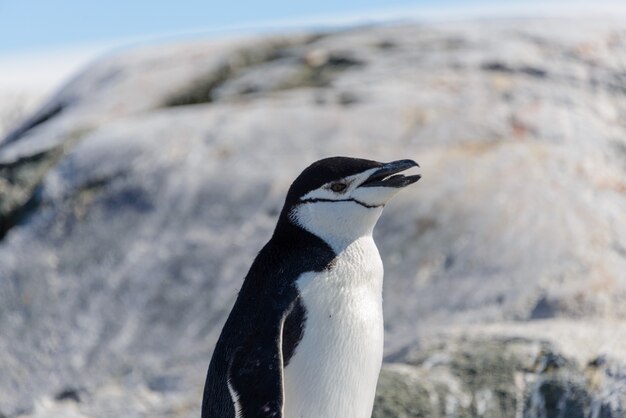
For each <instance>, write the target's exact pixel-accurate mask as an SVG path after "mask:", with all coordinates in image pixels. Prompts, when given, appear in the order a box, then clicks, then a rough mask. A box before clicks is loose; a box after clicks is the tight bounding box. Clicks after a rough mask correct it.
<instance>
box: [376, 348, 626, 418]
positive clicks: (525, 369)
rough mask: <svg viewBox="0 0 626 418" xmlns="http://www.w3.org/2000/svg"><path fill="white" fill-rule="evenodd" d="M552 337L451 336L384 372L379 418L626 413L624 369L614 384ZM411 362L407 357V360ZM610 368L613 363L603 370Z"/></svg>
mask: <svg viewBox="0 0 626 418" xmlns="http://www.w3.org/2000/svg"><path fill="white" fill-rule="evenodd" d="M554 350H555V349H554V347H553V346H551V345H550V344H549V343H546V342H544V343H538V342H536V341H531V340H525V339H521V338H515V339H496V340H494V339H488V340H481V339H478V340H475V339H465V338H461V339H456V338H451V339H447V340H446V341H445V342H443V343H441V344H439V345H436V346H433V347H428V348H422V349H419V350H415V351H413V352H410V353H408V354H407V355H406V356H405V357H404V358H403V360H404V362H405V363H390V364H387V365H386V366H385V367H384V369H383V371H382V372H381V375H380V379H379V383H378V390H377V397H376V404H375V408H374V414H373V417H375V418H386V417H389V418H391V417H429V418H439V417H441V418H444V417H449V416H455V417H489V418H509V417H516V416H523V417H525V418H552V417H568V418H570V417H571V418H575V417H581V418H582V417H592V416H598V415H597V414H598V413H600V411H611V412H610V414H613V415H614V416H623V415H624V413H626V391H625V390H624V388H623V382H624V380H623V379H624V378H625V377H626V376H625V375H624V374H623V372H622V374H621V375H619V377H617V379H615V381H614V382H613V383H611V384H609V386H612V389H613V390H615V391H616V392H615V393H617V392H620V395H619V396H617V397H613V398H611V399H609V398H607V397H606V393H605V391H606V387H605V388H602V389H600V387H599V386H597V385H595V384H593V383H591V381H590V375H589V370H587V369H586V368H585V367H583V366H581V365H579V364H577V363H576V361H575V360H573V359H567V358H565V357H564V356H562V355H561V354H560V353H558V352H556V351H554ZM406 363H409V364H406ZM600 373H602V374H604V375H605V376H609V375H611V374H612V373H613V372H611V371H610V370H609V369H608V368H603V370H602V371H601V372H600Z"/></svg>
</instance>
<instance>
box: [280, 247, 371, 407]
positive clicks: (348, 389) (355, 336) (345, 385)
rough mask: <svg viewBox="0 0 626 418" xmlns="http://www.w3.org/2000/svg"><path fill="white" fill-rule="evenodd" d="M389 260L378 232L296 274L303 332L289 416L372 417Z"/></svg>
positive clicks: (288, 373) (288, 391) (290, 383)
mask: <svg viewBox="0 0 626 418" xmlns="http://www.w3.org/2000/svg"><path fill="white" fill-rule="evenodd" d="M382 280H383V265H382V262H381V260H380V255H379V254H378V249H377V248H376V245H375V244H374V241H373V239H372V238H371V237H370V236H368V237H362V238H360V239H358V240H357V241H355V242H353V243H352V244H351V245H349V246H348V247H347V248H346V249H345V250H344V251H343V252H342V253H341V254H340V255H339V256H338V257H337V259H336V262H335V263H334V264H333V266H332V268H331V269H330V270H329V271H326V272H323V273H316V274H312V273H307V274H304V275H302V276H301V277H300V278H299V279H298V281H297V285H298V289H299V291H300V296H301V300H302V303H303V305H304V308H305V310H306V324H305V329H304V335H303V337H302V340H301V341H300V343H299V344H298V347H297V348H296V351H295V354H294V356H293V357H292V358H291V360H290V362H289V364H288V366H287V367H286V368H285V370H284V383H285V384H284V386H285V418H344V417H345V418H369V417H371V413H372V406H373V403H374V395H375V391H376V382H377V380H378V374H379V372H380V367H381V363H382V355H383V313H382Z"/></svg>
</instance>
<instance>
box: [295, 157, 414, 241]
mask: <svg viewBox="0 0 626 418" xmlns="http://www.w3.org/2000/svg"><path fill="white" fill-rule="evenodd" d="M377 170H378V168H372V169H371V170H367V171H364V172H362V173H359V174H357V175H354V176H349V177H346V178H343V179H340V180H334V181H332V182H329V183H326V184H324V185H323V186H321V187H319V188H317V189H315V190H312V191H311V192H309V193H307V194H306V195H305V196H302V197H301V198H300V202H299V204H297V205H296V206H295V207H294V209H293V210H292V211H291V213H290V218H291V220H292V221H293V222H295V223H297V224H298V225H300V226H302V227H303V228H304V229H306V230H307V231H309V232H311V233H313V234H315V235H317V236H318V237H320V238H322V239H323V240H324V241H325V242H327V243H328V244H329V245H330V246H331V247H333V249H334V250H335V251H340V250H342V249H343V248H345V247H346V246H348V245H349V244H350V243H351V242H353V241H355V240H356V239H358V238H360V237H362V236H366V235H371V234H372V231H373V229H374V226H375V225H376V222H377V221H378V218H379V217H380V215H381V214H382V212H383V207H384V205H385V203H387V201H389V199H391V198H392V197H393V196H394V195H395V194H396V193H398V192H399V191H400V190H401V189H402V188H400V187H359V186H360V185H361V184H362V183H363V182H364V181H365V180H367V179H368V178H369V177H370V176H371V175H372V174H373V173H374V172H375V171H377Z"/></svg>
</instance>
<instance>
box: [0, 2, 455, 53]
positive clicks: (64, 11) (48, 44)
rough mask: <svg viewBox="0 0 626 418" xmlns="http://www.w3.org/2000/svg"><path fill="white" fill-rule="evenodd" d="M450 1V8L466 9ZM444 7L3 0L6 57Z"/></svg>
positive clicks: (0, 16)
mask: <svg viewBox="0 0 626 418" xmlns="http://www.w3.org/2000/svg"><path fill="white" fill-rule="evenodd" d="M460 2H461V1H459V0H456V1H455V0H446V1H444V2H443V3H444V4H452V3H460ZM432 4H442V2H441V1H438V2H437V1H434V0H316V1H305V0H263V1H253V0H221V1H216V0H213V1H206V0H205V1H201V0H178V1H172V0H167V1H158V0H106V1H105V0H102V1H89V0H0V53H8V52H11V53H13V52H19V51H28V50H43V49H50V48H58V47H68V46H70V47H71V46H73V45H84V44H89V43H102V42H107V41H110V40H120V39H141V38H142V37H149V36H155V35H162V34H175V33H180V32H185V31H194V30H198V31H201V30H205V31H208V32H210V31H211V30H215V29H220V28H225V27H235V26H244V27H245V26H254V25H258V24H264V23H271V22H277V21H282V22H286V21H289V20H296V21H297V20H306V19H315V18H322V17H324V16H337V15H350V14H359V13H370V14H371V13H372V12H375V11H376V10H390V9H395V10H401V9H403V8H406V9H410V8H417V7H419V6H425V5H432Z"/></svg>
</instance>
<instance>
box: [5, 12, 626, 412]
mask: <svg viewBox="0 0 626 418" xmlns="http://www.w3.org/2000/svg"><path fill="white" fill-rule="evenodd" d="M625 62H626V24H622V23H618V22H610V21H592V20H540V21H534V20H515V21H492V22H483V21H481V22H466V23H454V24H440V25H404V26H380V27H367V28H355V29H350V30H344V31H337V32H330V33H321V34H310V35H308V34H296V35H290V36H282V37H275V38H259V39H230V40H224V41H204V42H200V41H198V42H193V43H186V44H172V45H165V46H158V47H144V48H142V49H138V50H132V51H127V52H123V53H119V54H117V55H112V56H109V57H104V58H103V59H102V60H100V61H99V62H96V63H94V64H93V65H92V66H91V67H90V68H87V69H86V70H85V71H84V72H83V73H81V74H78V75H77V76H76V77H75V78H74V79H73V80H72V81H70V82H69V83H68V84H67V85H66V86H64V87H63V88H62V89H61V90H60V91H59V92H58V93H57V94H56V95H55V96H54V97H53V98H51V99H50V101H49V102H48V103H47V104H46V105H45V106H44V107H43V108H42V109H41V110H40V111H38V112H37V113H36V114H34V115H33V116H32V117H31V118H30V119H28V120H26V121H25V122H24V124H23V125H22V126H18V127H17V128H16V129H15V130H14V131H13V132H12V133H10V134H9V135H8V136H7V137H6V138H4V140H1V141H0V236H2V237H3V238H2V240H1V241H0V329H1V330H2V332H1V333H0V371H1V373H0V415H2V414H4V415H6V416H18V415H24V416H41V417H54V416H59V417H73V416H76V417H79V416H98V417H100V416H102V417H108V416H129V417H133V416H137V417H139V416H146V415H150V416H180V417H191V416H197V415H198V413H199V402H200V399H201V391H202V385H203V379H204V375H205V372H206V367H207V365H208V361H209V359H210V355H211V350H212V347H213V344H214V343H215V341H216V338H217V336H218V334H219V331H220V329H221V325H222V323H223V321H224V319H225V315H226V314H227V313H228V311H229V309H230V306H231V304H232V302H233V300H234V297H235V295H236V291H237V289H238V287H239V285H240V283H241V279H242V278H243V276H244V274H245V273H246V271H247V269H248V267H249V265H250V262H251V260H252V258H253V257H254V255H255V254H256V252H257V251H258V250H259V249H260V248H261V246H262V245H263V243H264V242H265V241H266V240H267V239H268V237H269V235H270V234H271V231H272V228H273V226H274V222H275V219H276V216H277V214H278V211H279V210H280V206H281V204H282V199H283V198H284V194H285V192H286V189H287V187H288V186H289V184H290V182H291V180H292V179H293V178H294V177H295V176H296V175H297V174H298V173H299V172H300V170H301V169H302V168H303V167H305V166H306V165H307V164H309V163H310V162H312V161H314V160H316V159H318V158H321V157H324V156H329V155H351V156H359V157H366V158H373V159H378V160H383V161H384V160H391V159H396V158H413V159H415V160H417V161H418V162H419V163H420V165H421V166H422V174H423V176H424V178H423V179H422V181H421V182H420V183H419V184H418V185H417V186H415V187H413V188H411V189H410V190H407V191H406V192H405V193H403V194H401V195H399V196H398V197H397V198H395V200H394V201H393V202H392V203H391V204H390V205H389V206H388V208H387V209H386V212H385V214H384V216H383V217H382V219H381V221H380V223H379V225H378V227H377V229H376V232H375V234H376V239H377V242H378V245H379V248H380V251H381V254H382V256H383V261H384V263H385V268H386V278H385V289H384V298H385V306H384V308H385V321H386V354H387V359H388V361H389V362H390V363H393V364H390V365H389V366H388V367H387V368H386V370H385V372H384V373H383V375H382V377H381V387H380V388H379V394H380V400H379V403H378V406H377V409H376V412H375V416H377V417H381V416H433V417H436V416H445V417H454V416H459V417H463V416H481V417H497V416H515V417H521V416H524V417H531V418H534V417H537V418H540V417H541V418H544V417H559V416H570V415H563V414H564V413H563V412H559V411H562V410H561V409H559V408H561V406H559V405H566V406H565V407H567V405H570V404H569V403H568V402H570V400H572V399H574V400H575V402H582V403H581V405H582V408H583V411H584V412H583V415H582V416H585V417H587V416H592V417H594V418H595V417H623V416H626V414H625V413H624V411H625V410H626V409H625V407H624V405H625V404H626V401H625V399H626V383H625V380H624V376H625V373H624V372H623V364H624V358H626V355H625V351H626V325H625V324H626V304H624V302H623V301H624V298H625V297H626V180H625V179H626V176H625V174H626V123H624V121H625V120H626V119H625V117H624V115H626V96H625V93H626V77H625V76H624V74H625V73H624V71H625V70H624V68H625V67H626V66H625V65H624V64H625ZM468 332H469V334H468ZM478 334H480V335H482V336H483V337H482V339H476V337H475V335H478ZM468 339H469V340H468ZM520 339H521V340H520ZM432 341H441V343H440V344H439V345H433V344H431V342H432ZM467 341H471V342H467ZM519 341H523V342H519ZM498 344H500V345H498ZM520 347H521V348H520ZM533 347H544V348H546V347H547V348H546V350H548V351H549V352H550V353H553V354H554V356H555V357H557V358H563V359H565V360H564V363H563V364H564V365H560V366H559V369H558V371H556V372H555V373H554V374H549V375H546V373H547V372H546V371H544V370H540V369H536V370H535V369H528V367H530V366H528V364H529V363H528V361H527V360H528V358H529V357H531V358H532V357H533V356H535V358H541V356H539V355H538V354H536V353H535V354H528V353H530V352H532V350H533V349H534V348H533ZM511 350H512V351H511ZM465 352H469V354H467V355H466V356H465V357H463V356H464V354H463V353H465ZM492 352H493V353H500V354H501V355H500V354H498V355H497V356H495V358H493V359H492V355H491V354H490V353H492ZM520 352H521V353H520ZM533 353H534V352H533ZM437 356H440V357H441V356H443V357H446V356H447V357H446V358H448V359H450V358H452V359H454V358H456V357H458V356H461V357H463V358H464V359H465V360H464V361H465V362H466V363H467V364H465V363H463V364H459V363H458V362H455V361H451V360H445V361H442V362H441V364H440V365H437V366H430V364H431V363H432V361H434V360H432V359H433V358H434V359H437V358H438V357H437ZM429 359H430V360H429ZM485 359H488V360H489V361H491V360H493V361H494V362H496V363H497V364H496V363H493V364H492V363H489V362H486V363H485V361H486V360H485ZM597 359H602V360H597ZM596 360H597V361H596ZM594 361H596V363H593V362H594ZM531 362H532V360H531ZM398 363H402V364H398ZM592 363H593V364H596V366H588V365H589V364H592ZM438 364H439V363H438ZM468 364H469V366H471V367H472V369H471V370H469V369H468V367H469V366H468ZM492 366H493V367H492ZM494 367H495V369H494ZM500 367H502V369H500ZM589 367H592V368H594V370H595V369H597V370H599V371H598V372H597V374H598V376H609V378H606V379H604V378H602V379H600V380H601V382H600V383H598V381H596V380H593V379H592V378H588V377H587V375H588V369H589ZM528 370H530V371H528ZM616 370H617V371H616ZM520 373H521V376H522V378H523V379H522V381H523V382H526V380H524V379H525V378H526V377H525V376H526V374H529V375H532V376H531V377H533V379H534V380H533V382H535V383H536V384H535V383H524V385H526V386H523V385H522V386H523V387H522V386H520V384H521V383H520V381H519V379H520V378H519V377H518V376H520ZM546 382H547V383H546ZM563 382H564V383H563ZM594 382H595V383H594ZM544 383H545V385H544ZM533 384H535V386H532V385H533ZM542 385H543V386H542ZM520 388H521V389H520ZM529 388H530V389H529ZM572 393H574V394H575V395H572ZM435 395H436V396H435ZM403 397H404V398H403ZM394 399H396V400H395V401H393V400H394ZM403 399H404V400H403ZM442 399H446V402H448V401H447V399H450V401H449V405H452V406H449V405H448V403H446V402H444V401H443V400H442ZM390 400H391V401H390ZM412 400H416V402H419V404H417V403H415V404H413V403H411V402H412ZM426 400H428V401H426ZM555 400H556V401H555ZM409 401H411V402H409ZM561 401H562V402H561ZM559 402H561V403H559ZM454 405H456V406H454ZM546 405H553V406H552V407H550V408H548V407H547V406H546ZM554 405H556V406H554ZM576 405H578V404H576ZM598 405H600V406H598ZM607 405H608V406H607ZM448 406H449V407H448ZM450 408H452V409H450ZM455 408H456V409H455ZM594 408H595V409H594ZM597 408H600V409H597ZM607 408H608V409H607ZM513 410H515V414H516V415H510V414H511V411H513ZM450 411H452V412H450ZM454 411H457V412H454ZM481 411H482V412H481ZM594 411H595V412H594ZM598 411H600V412H598ZM607 411H608V412H607ZM436 414H439V415H436ZM520 414H521V415H520ZM559 414H560V415H559ZM594 414H595V415H594ZM598 414H599V415H598Z"/></svg>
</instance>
